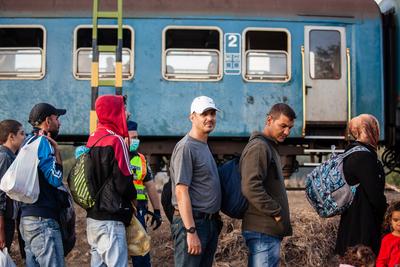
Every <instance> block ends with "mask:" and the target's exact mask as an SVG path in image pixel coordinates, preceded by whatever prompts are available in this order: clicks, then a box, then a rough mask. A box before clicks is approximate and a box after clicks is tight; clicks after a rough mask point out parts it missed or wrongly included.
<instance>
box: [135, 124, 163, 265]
mask: <svg viewBox="0 0 400 267" xmlns="http://www.w3.org/2000/svg"><path fill="white" fill-rule="evenodd" d="M137 127H138V125H137V123H136V122H134V121H128V134H129V139H130V146H129V156H130V157H129V158H130V159H131V160H130V163H131V168H132V172H133V176H134V185H135V188H136V191H137V197H136V199H137V205H136V208H137V214H136V217H137V218H138V220H139V221H140V223H141V224H142V225H143V227H144V228H145V229H146V220H145V215H146V214H150V215H151V216H152V219H151V226H153V225H154V228H153V230H156V229H157V228H158V227H160V225H161V223H162V219H161V213H160V198H159V196H158V193H157V190H156V186H155V183H154V181H153V175H152V173H151V170H150V168H149V165H148V164H147V162H146V158H145V157H144V155H143V154H141V153H139V152H138V148H139V144H140V140H139V138H138V131H137ZM147 199H150V202H151V205H152V207H153V212H150V211H148V206H147ZM132 263H133V266H142V267H149V266H151V262H150V254H149V253H147V254H146V255H144V256H143V257H141V256H134V257H132Z"/></svg>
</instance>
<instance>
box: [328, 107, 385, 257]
mask: <svg viewBox="0 0 400 267" xmlns="http://www.w3.org/2000/svg"><path fill="white" fill-rule="evenodd" d="M348 131H349V134H350V135H351V136H352V137H353V138H354V139H355V141H354V142H352V143H351V144H350V145H349V146H348V147H347V148H346V151H347V150H349V149H351V148H353V147H355V146H363V147H365V148H367V149H368V151H358V152H354V153H352V154H350V155H349V156H348V157H346V158H345V159H344V162H343V172H344V175H345V178H346V181H347V183H348V184H349V185H356V184H358V187H357V191H356V194H355V196H354V200H353V202H352V204H351V206H350V207H349V209H347V210H346V211H345V212H344V213H343V214H342V215H341V218H340V224H339V230H338V235H337V240H336V248H335V252H336V253H338V254H340V255H342V256H343V255H344V253H345V252H346V250H347V248H348V247H352V246H355V245H358V244H362V245H365V246H368V247H371V248H372V250H373V251H374V253H375V254H377V253H378V252H379V247H380V237H381V225H382V222H383V217H384V214H385V210H386V206H387V204H386V197H385V195H384V187H385V174H384V172H383V167H382V164H381V163H380V161H379V160H378V156H377V153H376V152H377V147H378V140H379V123H378V120H377V119H376V118H375V117H374V116H372V115H369V114H361V115H359V116H357V117H355V118H353V119H352V120H351V121H350V123H349V125H348Z"/></svg>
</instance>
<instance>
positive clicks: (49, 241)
mask: <svg viewBox="0 0 400 267" xmlns="http://www.w3.org/2000/svg"><path fill="white" fill-rule="evenodd" d="M65 113H66V110H65V109H56V108H55V107H53V106H52V105H50V104H47V103H39V104H36V105H35V106H34V107H33V108H32V110H31V112H30V114H29V123H30V124H31V125H32V126H33V131H32V134H30V135H29V136H28V137H27V138H26V140H25V144H26V143H31V142H33V141H34V140H36V139H37V138H39V137H42V138H41V139H40V143H39V147H38V152H37V153H38V155H37V157H38V159H39V164H38V179H39V187H40V194H39V198H38V200H37V201H36V202H35V203H32V204H26V203H23V204H22V205H21V210H20V211H21V222H20V230H21V235H22V238H23V239H24V241H25V252H26V266H28V267H30V266H58V267H60V266H61V267H62V266H64V250H63V244H62V237H61V232H60V226H59V224H58V222H57V219H58V217H59V210H60V207H59V204H58V202H57V194H58V193H59V192H58V189H57V187H59V186H61V185H62V178H63V169H62V160H61V154H60V149H59V146H58V144H57V142H56V141H54V139H55V138H56V137H57V135H58V131H59V128H60V125H61V123H60V121H59V116H61V115H64V114H65ZM27 179H32V178H30V177H29V178H28V177H27Z"/></svg>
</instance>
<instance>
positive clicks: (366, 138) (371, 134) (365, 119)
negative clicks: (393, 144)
mask: <svg viewBox="0 0 400 267" xmlns="http://www.w3.org/2000/svg"><path fill="white" fill-rule="evenodd" d="M349 133H350V134H351V135H352V136H353V137H354V138H355V139H356V140H357V141H360V142H363V143H367V144H369V145H371V146H373V147H374V148H375V149H376V148H377V147H378V141H379V122H378V120H377V119H376V118H375V117H374V116H372V115H371V114H361V115H359V116H357V117H355V118H353V119H351V120H350V122H349Z"/></svg>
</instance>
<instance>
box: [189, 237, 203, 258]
mask: <svg viewBox="0 0 400 267" xmlns="http://www.w3.org/2000/svg"><path fill="white" fill-rule="evenodd" d="M186 241H187V244H188V253H189V254H191V255H200V253H201V243H200V239H199V236H198V235H197V232H196V233H193V234H190V233H187V235H186Z"/></svg>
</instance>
